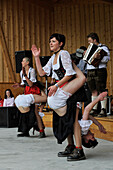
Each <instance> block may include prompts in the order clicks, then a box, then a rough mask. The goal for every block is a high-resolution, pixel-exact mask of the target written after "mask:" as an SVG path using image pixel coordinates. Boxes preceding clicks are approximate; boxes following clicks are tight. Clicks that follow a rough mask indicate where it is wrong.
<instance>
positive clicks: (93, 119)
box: [89, 115, 107, 134]
mask: <svg viewBox="0 0 113 170" xmlns="http://www.w3.org/2000/svg"><path fill="white" fill-rule="evenodd" d="M89 119H90V120H92V121H93V123H94V124H95V125H97V126H98V128H99V130H100V132H102V133H104V134H106V133H107V132H106V129H105V128H104V126H103V125H102V124H101V123H100V122H98V120H97V119H95V118H94V117H93V116H91V115H89Z"/></svg>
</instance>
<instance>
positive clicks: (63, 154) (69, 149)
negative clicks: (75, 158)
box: [58, 145, 75, 157]
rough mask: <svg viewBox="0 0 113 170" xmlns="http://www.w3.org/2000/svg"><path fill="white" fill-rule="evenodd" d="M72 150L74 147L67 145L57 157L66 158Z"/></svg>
mask: <svg viewBox="0 0 113 170" xmlns="http://www.w3.org/2000/svg"><path fill="white" fill-rule="evenodd" d="M74 149H75V145H68V146H67V147H66V148H65V151H62V152H59V153H58V157H67V156H69V155H70V154H71V153H72V152H73V150H74Z"/></svg>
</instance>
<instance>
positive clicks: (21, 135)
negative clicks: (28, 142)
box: [17, 132, 30, 137]
mask: <svg viewBox="0 0 113 170" xmlns="http://www.w3.org/2000/svg"><path fill="white" fill-rule="evenodd" d="M29 136H30V135H29V132H28V133H20V134H18V135H17V137H29Z"/></svg>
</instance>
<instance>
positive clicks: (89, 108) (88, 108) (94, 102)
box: [82, 92, 107, 120]
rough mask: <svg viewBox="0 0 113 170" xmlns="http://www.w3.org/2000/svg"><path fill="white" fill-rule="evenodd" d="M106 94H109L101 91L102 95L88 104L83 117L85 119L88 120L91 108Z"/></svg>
mask: <svg viewBox="0 0 113 170" xmlns="http://www.w3.org/2000/svg"><path fill="white" fill-rule="evenodd" d="M106 96H107V92H103V93H100V95H99V96H98V97H97V98H96V99H95V100H93V101H92V102H91V103H90V104H88V105H87V106H86V107H85V109H84V113H83V118H82V119H83V120H88V117H89V114H90V111H91V109H92V108H93V107H94V106H95V104H96V103H98V102H99V101H102V100H104V98H105V97H106Z"/></svg>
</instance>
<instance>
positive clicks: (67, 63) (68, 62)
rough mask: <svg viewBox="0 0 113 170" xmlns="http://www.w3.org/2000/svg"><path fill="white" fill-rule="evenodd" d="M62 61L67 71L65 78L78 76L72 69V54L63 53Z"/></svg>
mask: <svg viewBox="0 0 113 170" xmlns="http://www.w3.org/2000/svg"><path fill="white" fill-rule="evenodd" d="M61 61H62V65H63V67H64V69H65V70H66V73H65V76H70V75H74V74H76V72H75V70H74V69H73V67H72V60H71V57H70V54H69V53H68V52H67V51H63V52H62V53H61Z"/></svg>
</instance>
